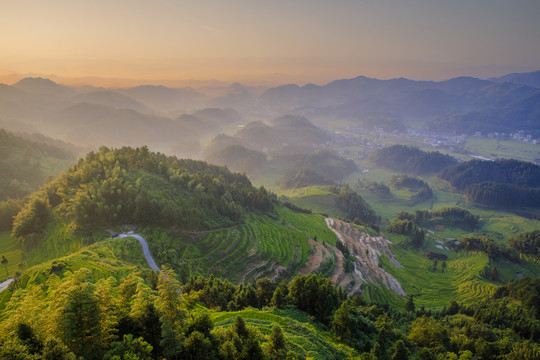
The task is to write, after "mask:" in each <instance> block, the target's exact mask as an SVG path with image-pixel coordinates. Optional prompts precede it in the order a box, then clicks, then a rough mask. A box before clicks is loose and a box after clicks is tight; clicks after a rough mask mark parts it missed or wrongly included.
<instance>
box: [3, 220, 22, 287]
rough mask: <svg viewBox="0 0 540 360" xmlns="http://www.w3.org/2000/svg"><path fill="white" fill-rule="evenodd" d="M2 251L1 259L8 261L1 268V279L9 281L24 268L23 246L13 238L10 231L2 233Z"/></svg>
mask: <svg viewBox="0 0 540 360" xmlns="http://www.w3.org/2000/svg"><path fill="white" fill-rule="evenodd" d="M0 249H1V250H0V257H5V258H6V259H7V263H6V264H2V265H1V266H0V279H7V278H8V277H9V276H11V274H13V273H14V272H15V271H17V270H20V269H21V268H23V267H24V262H23V250H22V247H21V244H20V243H19V242H18V241H17V239H15V238H13V237H11V234H10V233H9V232H8V231H3V232H0ZM6 265H7V266H6Z"/></svg>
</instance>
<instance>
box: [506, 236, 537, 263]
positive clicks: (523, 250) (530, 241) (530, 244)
mask: <svg viewBox="0 0 540 360" xmlns="http://www.w3.org/2000/svg"><path fill="white" fill-rule="evenodd" d="M508 245H509V246H510V247H511V248H512V249H514V250H516V251H518V252H519V253H520V254H525V255H532V256H534V257H538V256H539V255H540V230H535V231H530V232H526V233H522V234H519V235H516V236H514V237H512V238H510V239H508Z"/></svg>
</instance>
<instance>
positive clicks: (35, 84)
mask: <svg viewBox="0 0 540 360" xmlns="http://www.w3.org/2000/svg"><path fill="white" fill-rule="evenodd" d="M13 87H16V88H18V89H21V90H24V91H26V92H27V93H29V94H53V95H56V96H71V95H74V94H75V93H76V91H75V90H73V89H70V88H68V87H66V86H64V85H59V84H57V83H55V82H54V81H52V80H50V79H45V78H41V77H35V78H34V77H26V78H24V79H21V80H20V81H18V82H17V83H15V84H13Z"/></svg>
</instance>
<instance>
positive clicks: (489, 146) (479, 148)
mask: <svg viewBox="0 0 540 360" xmlns="http://www.w3.org/2000/svg"><path fill="white" fill-rule="evenodd" d="M465 149H466V150H468V151H470V152H472V153H474V154H478V155H483V156H487V157H492V158H504V159H516V160H522V161H530V162H534V161H535V159H538V157H539V155H538V154H539V153H540V145H538V144H532V143H531V144H529V143H525V142H521V141H516V140H498V139H480V138H472V137H469V138H467V140H466V141H465Z"/></svg>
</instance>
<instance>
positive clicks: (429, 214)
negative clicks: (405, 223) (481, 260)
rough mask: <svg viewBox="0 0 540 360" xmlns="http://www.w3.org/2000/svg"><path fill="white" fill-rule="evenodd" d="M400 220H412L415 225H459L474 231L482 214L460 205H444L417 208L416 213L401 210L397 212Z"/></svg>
mask: <svg viewBox="0 0 540 360" xmlns="http://www.w3.org/2000/svg"><path fill="white" fill-rule="evenodd" d="M396 217H397V218H398V219H399V220H411V221H413V222H414V224H415V225H418V226H426V225H428V224H429V225H435V226H436V225H439V224H442V225H446V226H451V227H459V228H462V229H464V230H469V231H473V230H474V229H475V228H476V227H477V226H479V225H480V216H478V215H474V214H473V213H471V212H470V211H468V210H466V209H463V208H460V207H455V206H453V207H444V208H441V209H438V210H433V211H428V210H416V211H415V212H414V214H412V213H409V212H407V211H400V212H399V213H397V214H396Z"/></svg>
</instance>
